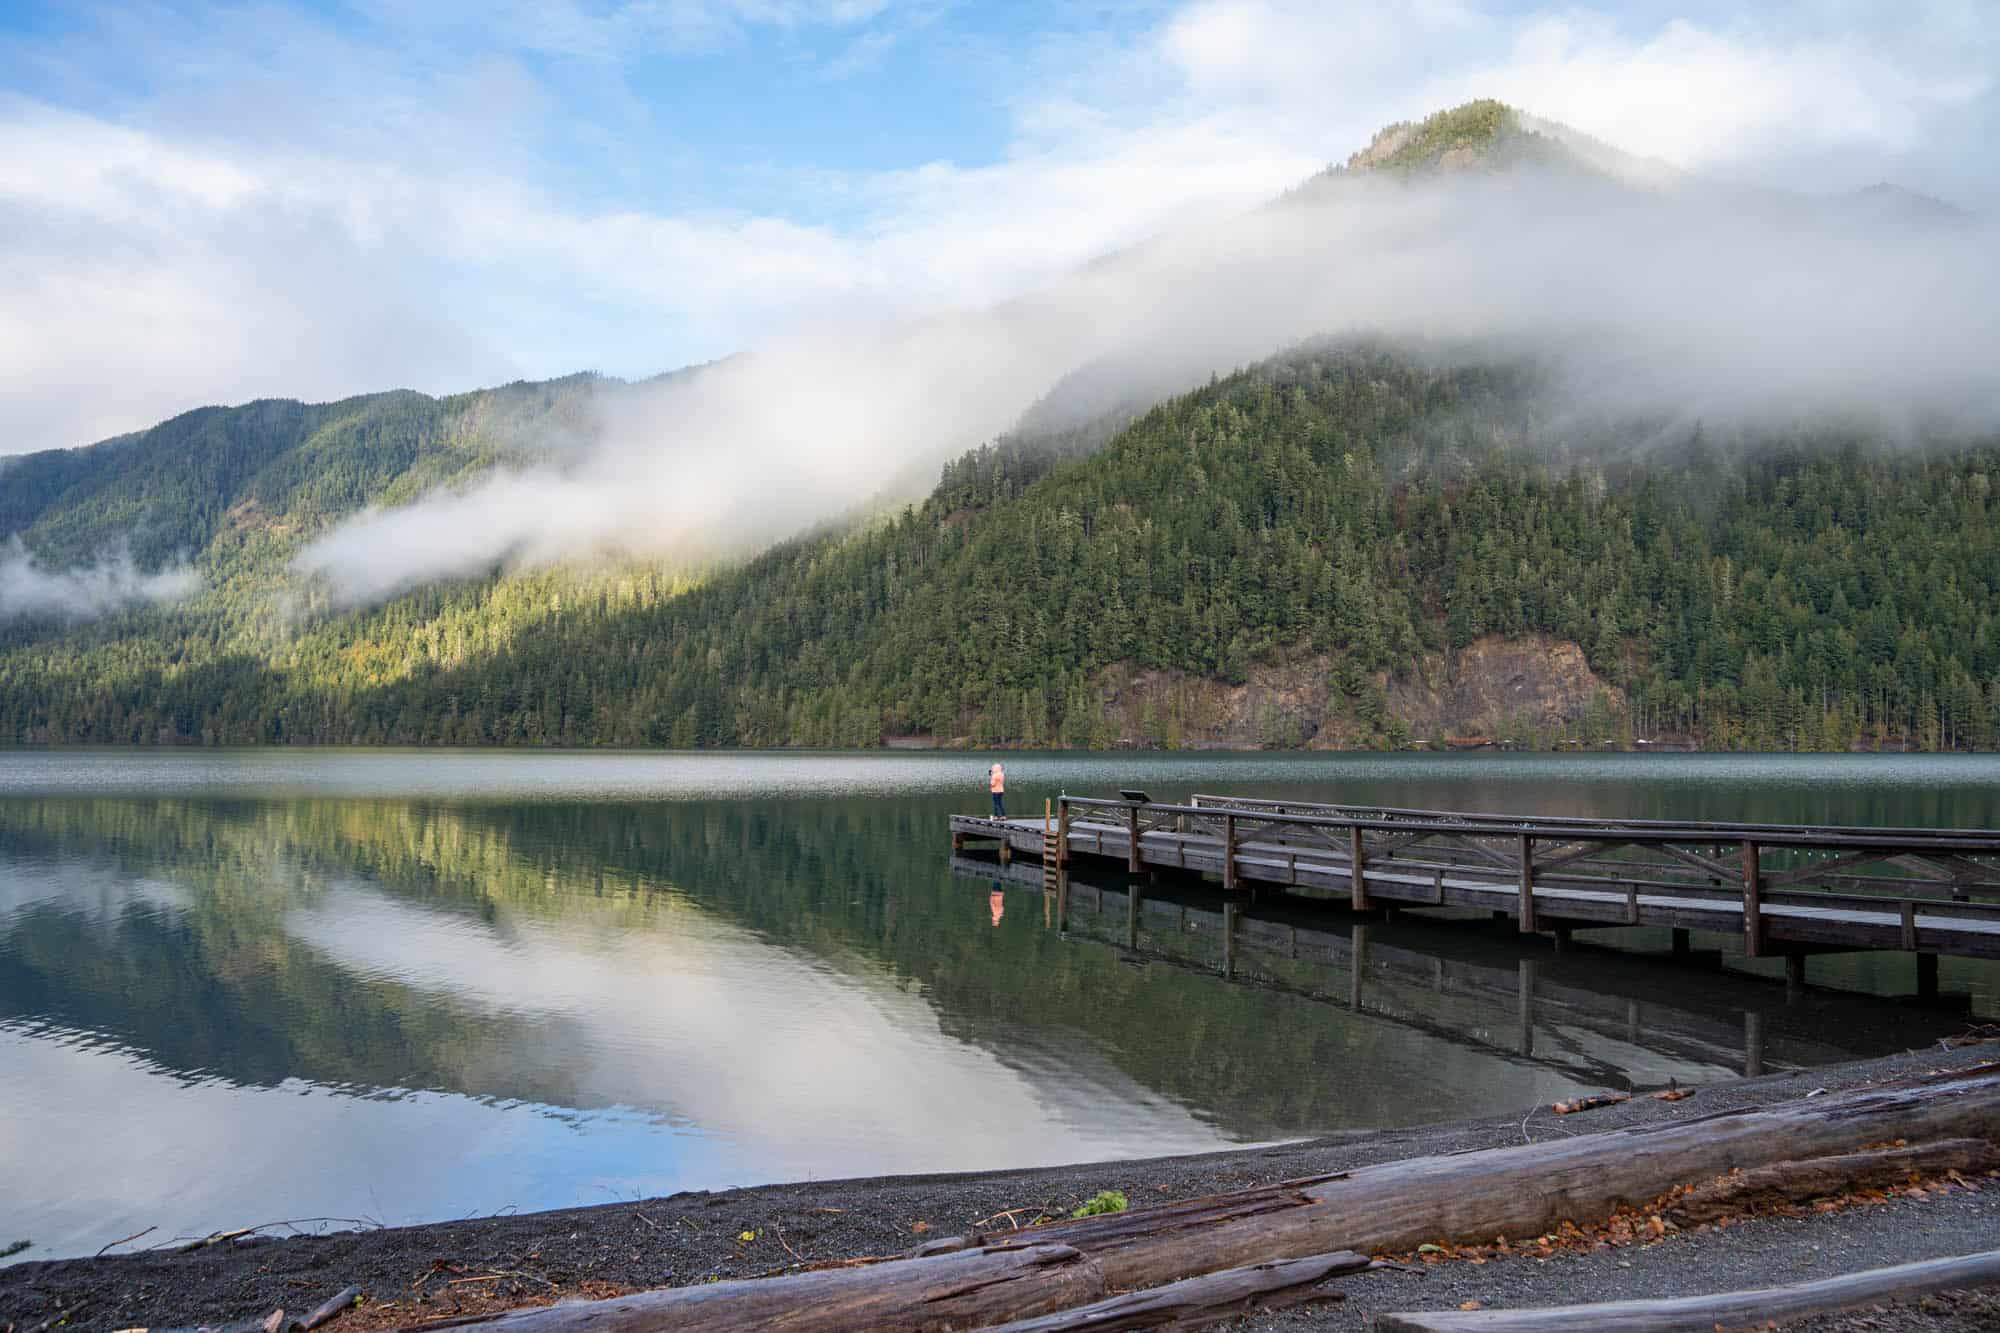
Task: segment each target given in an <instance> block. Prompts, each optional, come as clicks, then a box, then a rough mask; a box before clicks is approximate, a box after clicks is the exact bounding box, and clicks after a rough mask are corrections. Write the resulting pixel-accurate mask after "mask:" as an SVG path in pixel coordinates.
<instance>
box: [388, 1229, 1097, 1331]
mask: <svg viewBox="0 0 2000 1333" xmlns="http://www.w3.org/2000/svg"><path fill="white" fill-rule="evenodd" d="M1107 1294H1109V1291H1108V1289H1107V1288H1106V1287H1105V1285H1104V1274H1103V1273H1102V1272H1101V1271H1100V1270H1099V1269H1098V1267H1097V1265H1096V1264H1094V1263H1092V1262H1091V1261H1090V1260H1089V1259H1086V1258H1085V1257H1084V1256H1083V1255H1081V1254H1079V1253H1078V1252H1077V1251H1075V1250H1073V1249H1071V1248H1070V1247H1069V1246H1067V1245H1038V1244H1027V1243H1023V1244H1013V1245H992V1246H986V1247H982V1248H980V1249H975V1250H962V1251H960V1252H958V1253H956V1254H946V1255H940V1256H938V1257H937V1258H935V1259H921V1260H892V1261H890V1262H887V1263H882V1264H871V1265H867V1266H864V1267H860V1268H833V1269H823V1270H820V1271H818V1272H805V1273H794V1274H792V1275H790V1276H787V1277H772V1278H748V1279H745V1280H742V1281H738V1282H710V1283H705V1284H703V1285H699V1286H692V1287H667V1288H664V1289H662V1290H659V1291H640V1292H634V1293H632V1294H631V1295H629V1296H614V1297H612V1298H611V1299H609V1300H602V1301H565V1302H563V1303H561V1304H559V1305H549V1306H544V1307H542V1308H540V1309H535V1310H514V1311H511V1312H508V1313H504V1314H499V1315H495V1316H493V1317H492V1318H491V1319H463V1320H453V1321H452V1323H453V1324H454V1325H455V1326H460V1327H463V1326H468V1325H471V1326H478V1327H490V1328H493V1329H496V1330H498V1329H504V1330H507V1333H554V1331H555V1330H562V1331H563V1333H569V1331H570V1330H582V1329H588V1330H591V1331H592V1333H640V1330H654V1329H679V1328H699V1329H713V1330H716V1331H717V1333H730V1330H736V1329H759V1328H769V1329H808V1328H809V1329H814V1330H820V1329H921V1330H938V1331H940V1333H941V1331H942V1330H945V1329H967V1328H986V1327H989V1326H990V1325H993V1324H999V1323H1004V1322H1006V1321H1007V1320H1009V1319H1017V1318H1020V1317H1021V1316H1023V1315H1037V1314H1046V1313H1048V1312H1049V1311H1052V1310H1067V1309H1071V1308H1073V1307H1075V1306H1079V1305H1086V1304H1088V1303H1090V1302H1091V1301H1095V1300H1098V1299H1101V1298H1102V1297H1104V1296H1105V1295H1107ZM443 1326H444V1325H443V1324H441V1323H438V1324H423V1325H417V1327H418V1328H441V1327H443Z"/></svg>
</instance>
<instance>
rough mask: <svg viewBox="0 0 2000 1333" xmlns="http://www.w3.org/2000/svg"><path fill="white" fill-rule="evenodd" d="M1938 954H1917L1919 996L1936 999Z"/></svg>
mask: <svg viewBox="0 0 2000 1333" xmlns="http://www.w3.org/2000/svg"><path fill="white" fill-rule="evenodd" d="M1937 960H1938V956H1937V955H1936V954H1934V953H1920V954H1918V955H1917V998H1918V999H1921V1000H1935V999H1936V998H1937V994H1938V966H1937Z"/></svg>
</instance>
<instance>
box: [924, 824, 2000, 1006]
mask: <svg viewBox="0 0 2000 1333" xmlns="http://www.w3.org/2000/svg"><path fill="white" fill-rule="evenodd" d="M951 839H952V849H953V850H954V851H959V850H963V849H965V848H967V847H968V846H971V845H973V844H995V845H997V846H998V848H999V851H1000V855H1001V857H1002V859H1011V858H1012V857H1013V856H1014V855H1017V854H1021V855H1028V856H1035V857H1039V858H1041V859H1042V860H1043V862H1044V867H1045V870H1046V872H1047V873H1048V874H1049V875H1051V876H1052V877H1053V876H1054V875H1057V874H1060V873H1062V872H1063V871H1064V870H1065V869H1066V868H1067V867H1068V865H1069V864H1070V863H1072V862H1073V861H1083V860H1088V861H1092V862H1096V863H1098V864H1104V863H1107V862H1108V863H1110V864H1112V865H1117V864H1119V863H1122V864H1123V866H1124V868H1125V870H1126V872H1127V873H1128V874H1134V875H1138V874H1149V875H1150V874H1160V873H1163V872H1170V873H1174V874H1186V875H1199V876H1208V875H1212V876H1216V877H1217V878H1219V879H1220V881H1221V888H1222V889H1223V891H1224V892H1225V893H1234V892H1239V891H1255V890H1256V889H1258V888H1260V887H1262V888H1281V889H1283V890H1285V891H1286V892H1288V893H1292V894H1297V895H1304V896H1310V897H1319V898H1327V899H1334V900H1338V901H1341V902H1343V903H1344V904H1345V905H1347V906H1349V907H1351V908H1353V909H1354V910H1356V911H1370V910H1375V909H1412V908H1414V909H1419V910H1421V909H1424V908H1459V909H1463V908H1471V909H1476V910H1484V911H1489V912H1492V913H1493V914H1495V915H1505V916H1508V917H1511V918H1513V919H1514V920H1515V921H1516V922H1517V923H1518V924H1519V928H1520V930H1521V931H1522V932H1524V933H1552V934H1554V935H1555V936H1556V938H1557V939H1558V941H1561V940H1563V939H1566V938H1567V936H1568V934H1569V932H1570V931H1572V930H1575V929H1600V928H1604V927H1619V926H1652V927H1667V928H1670V929H1672V930H1673V931H1674V932H1675V935H1674V939H1675V942H1676V947H1685V941H1686V939H1687V936H1686V932H1687V931H1690V930H1703V931H1714V932H1725V933H1730V934H1735V935H1737V936H1738V937H1740V938H1741V939H1742V940H1743V948H1744V953H1745V954H1746V955H1748V956H1750V957H1760V956H1778V955H1782V956H1784V957H1786V958H1787V959H1789V960H1792V962H1793V963H1794V964H1798V963H1799V962H1800V960H1802V959H1803V958H1804V956H1805V955H1806V954H1808V953H1814V952H1827V951H1842V950H1885V951H1904V952H1911V953H1915V954H1917V955H1918V982H1919V991H1920V992H1921V991H1925V990H1929V991H1933V992H1934V991H1935V989H1936V960H1937V957H1938V956H1939V955H1941V954H1950V955H1957V956H1964V957H1973V958H2000V832H1995V831H1993V830H1985V829H1912V828H1863V827H1803V826H1792V825H1773V824H1736V823H1707V822H1701V823H1696V822H1675V821H1662V820H1640V819H1628V820H1595V819H1577V818H1561V817H1554V818H1550V817H1535V818H1524V817H1520V816H1515V815H1493V814H1465V813H1458V812H1452V811H1442V810H1407V809H1392V808H1384V807H1380V806H1367V807H1362V806H1346V805H1331V804H1318V803H1312V802H1301V801H1267V800H1253V799H1245V798H1237V797H1225V796H1212V795H1197V796H1193V797H1191V798H1189V801H1188V803H1187V804H1185V805H1175V804H1167V803H1162V802H1155V801H1140V800H1103V799H1096V798H1087V797H1080V796H1064V797H1062V798H1061V799H1060V800H1059V801H1057V802H1055V803H1054V805H1053V808H1052V809H1051V810H1050V812H1049V813H1048V815H1047V816H1046V817H1045V818H1034V819H990V818H986V817H983V816H977V815H953V816H952V817H951Z"/></svg>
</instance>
